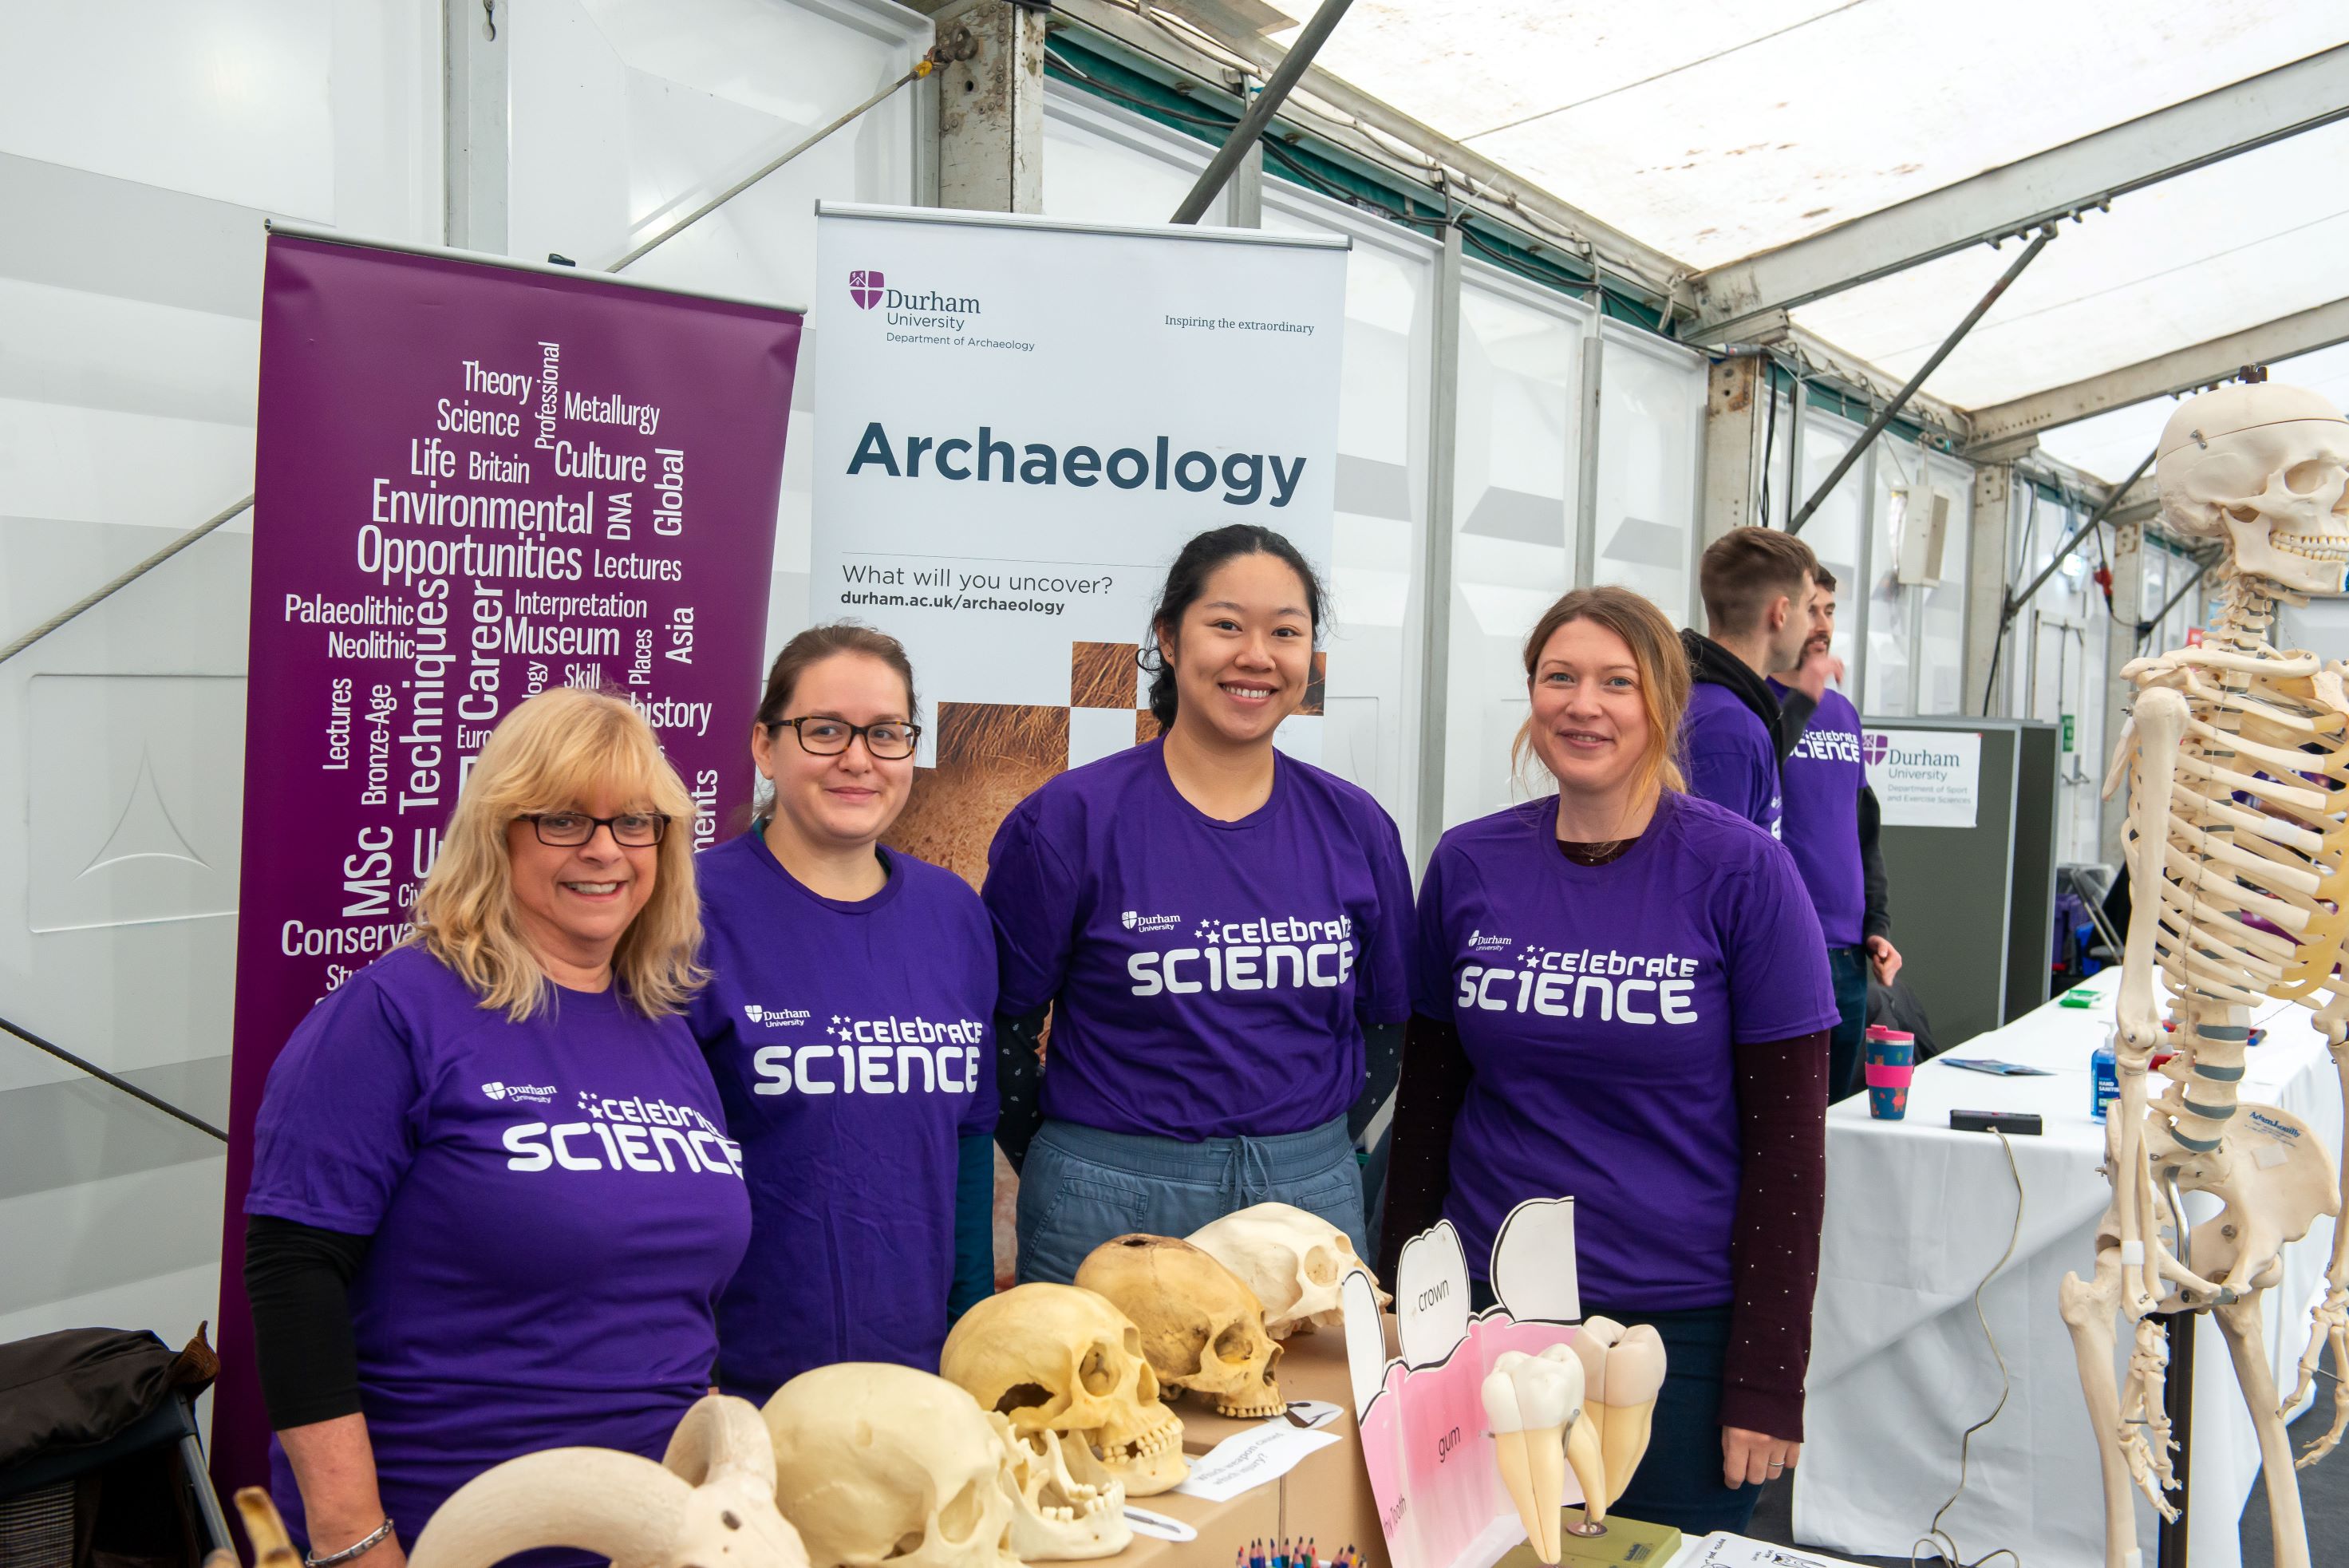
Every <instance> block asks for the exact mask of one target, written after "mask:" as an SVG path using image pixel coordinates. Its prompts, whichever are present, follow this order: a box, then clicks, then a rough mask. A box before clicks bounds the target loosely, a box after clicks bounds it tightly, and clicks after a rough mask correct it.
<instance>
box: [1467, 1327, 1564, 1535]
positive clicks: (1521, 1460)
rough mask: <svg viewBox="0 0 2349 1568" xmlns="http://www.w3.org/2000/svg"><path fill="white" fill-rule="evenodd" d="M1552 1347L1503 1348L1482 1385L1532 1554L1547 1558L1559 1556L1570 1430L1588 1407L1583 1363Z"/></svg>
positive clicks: (1505, 1480)
mask: <svg viewBox="0 0 2349 1568" xmlns="http://www.w3.org/2000/svg"><path fill="white" fill-rule="evenodd" d="M1551 1349H1552V1350H1553V1351H1556V1352H1557V1355H1550V1354H1549V1353H1547V1352H1545V1353H1544V1354H1543V1355H1526V1353H1525V1352H1524V1351H1521V1350H1505V1351H1503V1352H1502V1353H1501V1354H1500V1355H1497V1356H1495V1358H1494V1360H1493V1370H1492V1371H1491V1372H1490V1373H1488V1374H1487V1375H1486V1376H1485V1383H1484V1388H1483V1393H1484V1397H1485V1419H1486V1420H1487V1421H1489V1422H1490V1423H1491V1424H1492V1428H1493V1447H1494V1450H1495V1461H1496V1462H1497V1463H1498V1465H1499V1466H1500V1470H1501V1484H1502V1485H1504V1486H1506V1487H1507V1488H1508V1489H1509V1500H1510V1501H1512V1502H1515V1503H1516V1505H1517V1518H1518V1519H1519V1520H1520V1521H1523V1522H1524V1524H1525V1527H1526V1540H1527V1541H1529V1542H1532V1543H1533V1548H1534V1555H1535V1556H1537V1557H1538V1558H1540V1559H1541V1560H1542V1561H1543V1562H1544V1563H1556V1562H1557V1560H1558V1552H1559V1533H1558V1527H1559V1524H1560V1522H1561V1521H1560V1519H1559V1516H1558V1509H1559V1508H1560V1507H1561V1506H1562V1505H1563V1503H1564V1501H1565V1496H1566V1452H1565V1443H1566V1428H1567V1427H1568V1424H1569V1423H1571V1422H1572V1421H1573V1420H1574V1418H1575V1417H1577V1416H1578V1414H1580V1412H1581V1407H1582V1363H1581V1362H1580V1361H1579V1360H1578V1359H1577V1358H1576V1357H1575V1356H1574V1355H1573V1354H1572V1353H1570V1352H1568V1351H1567V1350H1566V1348H1565V1347H1564V1346H1563V1345H1553V1346H1552V1347H1551Z"/></svg>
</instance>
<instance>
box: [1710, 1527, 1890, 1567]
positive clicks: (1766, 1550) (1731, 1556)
mask: <svg viewBox="0 0 2349 1568" xmlns="http://www.w3.org/2000/svg"><path fill="white" fill-rule="evenodd" d="M1671 1568H1858V1565H1857V1563H1852V1562H1851V1561H1850V1560H1849V1559H1847V1558H1843V1557H1829V1556H1827V1555H1826V1554H1825V1553H1824V1552H1813V1551H1811V1550H1809V1549H1808V1548H1807V1547H1806V1548H1802V1549H1799V1550H1798V1549H1797V1548H1795V1547H1792V1546H1773V1545H1771V1544H1770V1543H1769V1542H1766V1541H1755V1540H1754V1539H1752V1538H1751V1537H1749V1536H1744V1535H1732V1534H1730V1533H1729V1532H1726V1531H1722V1530H1716V1531H1714V1532H1713V1533H1712V1534H1711V1535H1708V1536H1706V1537H1705V1538H1704V1539H1703V1540H1702V1541H1698V1542H1692V1543H1691V1544H1689V1545H1687V1546H1684V1547H1682V1549H1681V1551H1680V1553H1679V1554H1678V1555H1677V1556H1675V1557H1674V1558H1673V1559H1672V1562H1671Z"/></svg>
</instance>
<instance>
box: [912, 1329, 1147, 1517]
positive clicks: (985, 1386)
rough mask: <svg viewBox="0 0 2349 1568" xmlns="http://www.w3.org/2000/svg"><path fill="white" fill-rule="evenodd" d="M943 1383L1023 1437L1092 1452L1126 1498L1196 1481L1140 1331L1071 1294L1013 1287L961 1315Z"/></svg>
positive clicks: (943, 1360)
mask: <svg viewBox="0 0 2349 1568" xmlns="http://www.w3.org/2000/svg"><path fill="white" fill-rule="evenodd" d="M938 1371H939V1372H940V1373H941V1374H943V1375H944V1376H945V1377H946V1380H947V1382H949V1383H953V1384H956V1385H957V1386H960V1387H962V1388H963V1389H965V1390H967V1391H968V1393H969V1395H970V1397H972V1398H974V1399H976V1400H978V1403H979V1407H980V1408H982V1409H987V1410H995V1411H999V1412H1000V1413H1001V1414H1003V1415H1005V1416H1007V1417H1010V1422H1011V1430H1012V1431H1013V1432H1014V1433H1015V1434H1017V1435H1018V1436H1019V1437H1021V1438H1033V1437H1036V1436H1037V1435H1039V1434H1040V1433H1043V1432H1058V1433H1059V1434H1060V1435H1061V1437H1062V1438H1064V1439H1065V1438H1075V1439H1077V1440H1079V1441H1081V1442H1084V1443H1087V1444H1090V1445H1091V1446H1092V1450H1093V1452H1094V1453H1096V1454H1098V1455H1099V1456H1100V1457H1101V1461H1102V1466H1103V1467H1104V1468H1105V1469H1107V1470H1108V1471H1109V1473H1110V1474H1111V1475H1112V1476H1114V1477H1115V1478H1116V1479H1117V1480H1121V1481H1123V1482H1124V1483H1125V1495H1126V1496H1128V1497H1154V1496H1155V1495H1157V1494H1158V1493H1159V1492H1162V1491H1165V1490H1168V1489H1169V1488H1171V1487H1174V1485H1176V1484H1177V1483H1179V1482H1180V1481H1181V1480H1182V1479H1183V1478H1184V1477H1185V1476H1186V1475H1188V1474H1190V1473H1191V1467H1190V1465H1189V1464H1187V1463H1186V1462H1185V1460H1184V1458H1183V1423H1182V1422H1181V1421H1180V1420H1178V1419H1177V1418H1176V1417H1175V1415H1174V1411H1172V1410H1169V1409H1168V1408H1167V1407H1165V1406H1164V1405H1162V1404H1160V1403H1159V1400H1158V1377H1157V1375H1156V1374H1154V1373H1153V1372H1152V1371H1151V1369H1150V1363H1149V1362H1148V1361H1147V1360H1145V1359H1144V1358H1143V1354H1142V1331H1141V1330H1140V1329H1138V1328H1136V1327H1134V1326H1133V1324H1132V1323H1130V1322H1128V1321H1127V1319H1126V1316H1125V1314H1123V1313H1122V1312H1120V1311H1118V1310H1117V1308H1115V1307H1113V1306H1112V1305H1111V1304H1110V1303H1108V1302H1107V1301H1105V1300H1103V1299H1102V1297H1100V1296H1098V1295H1095V1294H1094V1293H1092V1292H1091V1291H1086V1290H1079V1289H1078V1288H1077V1287H1076V1286H1074V1285H1050V1284H1030V1285H1014V1286H1013V1287H1012V1288H1011V1289H1009V1290H1008V1291H1004V1292H1001V1293H999V1294H996V1295H992V1296H989V1297H988V1298H987V1299H986V1300H985V1301H982V1302H980V1303H978V1305H977V1306H975V1307H973V1308H971V1309H970V1310H969V1311H968V1312H967V1313H965V1314H963V1315H962V1320H961V1321H960V1322H958V1323H957V1324H955V1325H954V1330H953V1332H952V1333H950V1334H947V1343H946V1349H945V1351H944V1352H943V1353H942V1354H941V1355H939V1357H938Z"/></svg>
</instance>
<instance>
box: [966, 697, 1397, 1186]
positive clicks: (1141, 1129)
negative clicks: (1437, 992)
mask: <svg viewBox="0 0 2349 1568" xmlns="http://www.w3.org/2000/svg"><path fill="white" fill-rule="evenodd" d="M1275 754H1276V757H1277V759H1278V760H1277V761H1276V762H1275V763H1274V771H1273V775H1272V796H1271V798H1270V799H1269V800H1268V801H1266V802H1265V804H1264V805H1262V806H1260V807H1258V808H1257V810H1256V811H1254V812H1253V813H1251V814H1249V815H1247V816H1244V817H1242V818H1241V819H1240V820H1239V821H1237V822H1218V821H1216V819H1215V818H1213V817H1210V816H1208V815H1206V814H1205V813H1204V812H1202V811H1200V810H1199V809H1198V808H1197V807H1196V806H1194V805H1192V804H1191V803H1190V802H1188V801H1186V800H1185V799H1184V798H1183V796H1182V794H1180V793H1179V792H1178V791H1177V790H1176V789H1175V787H1174V780H1173V779H1171V778H1169V777H1168V776H1167V774H1166V763H1165V759H1164V755H1163V754H1162V753H1161V750H1160V744H1159V742H1156V741H1153V742H1149V743H1148V744H1146V745H1140V746H1135V747H1133V749H1131V750H1129V751H1124V752H1120V753H1116V754H1114V755H1112V756H1108V757H1104V758H1102V760H1101V761H1099V762H1096V763H1086V764H1085V765H1084V766H1083V767H1081V768H1074V769H1071V771H1070V772H1068V773H1065V774H1061V775H1060V776H1059V777H1058V778H1055V779H1053V780H1051V781H1050V782H1049V783H1047V784H1045V785H1044V786H1043V787H1042V788H1041V789H1039V790H1038V791H1036V793H1035V794H1031V795H1030V796H1029V797H1028V798H1027V799H1026V800H1023V801H1021V802H1020V803H1019V805H1017V806H1015V807H1013V808H1012V811H1011V815H1009V816H1007V817H1005V818H1004V819H1003V826H1002V827H1000V828H999V829H998V830H997V832H996V835H995V843H994V845H993V846H992V847H991V848H990V849H989V850H988V873H987V887H986V889H985V893H986V898H987V909H988V913H989V914H990V915H992V916H994V918H995V933H996V946H997V949H998V951H999V955H1000V959H1001V963H1002V976H1003V996H1002V1008H1003V1011H1004V1012H1007V1013H1010V1014H1013V1015H1015V1016H1016V1015H1018V1014H1020V1013H1025V1012H1032V1011H1034V1010H1035V1009H1037V1008H1039V1007H1041V1006H1043V1005H1044V1004H1045V1003H1046V1002H1052V1003H1053V1004H1054V1005H1053V1009H1052V1035H1051V1044H1050V1049H1049V1052H1048V1054H1047V1057H1046V1066H1045V1073H1044V1087H1043V1094H1042V1102H1043V1109H1044V1114H1045V1115H1046V1116H1050V1117H1052V1118H1054V1119H1056V1120H1060V1121H1068V1122H1075V1123H1078V1124H1080V1125H1081V1126H1084V1127H1099V1128H1102V1129H1103V1130H1104V1131H1108V1132H1120V1133H1142V1134H1147V1135H1150V1136H1153V1137H1169V1138H1178V1139H1181V1140H1182V1141H1184V1142H1185V1143H1196V1142H1198V1141H1200V1140H1201V1139H1204V1138H1211V1137H1235V1136H1239V1137H1269V1136H1271V1135H1274V1134H1277V1133H1293V1132H1303V1131H1305V1130H1307V1129H1308V1128H1310V1127H1319V1126H1321V1125H1322V1124H1323V1123H1325V1122H1327V1121H1329V1120H1330V1119H1331V1118H1332V1117H1334V1116H1340V1115H1342V1114H1343V1113H1344V1112H1345V1110H1346V1109H1347V1107H1348V1106H1351V1105H1352V1104H1353V1102H1354V1098H1355V1096H1358V1095H1359V1094H1361V1089H1362V1083H1363V1071H1364V1069H1363V1058H1362V1025H1363V1024H1364V1023H1399V1022H1401V1021H1402V1019H1403V1018H1404V1017H1406V1016H1407V1015H1408V1012H1409V1009H1410V988H1409V979H1408V976H1407V974H1406V972H1405V965H1406V962H1407V957H1406V955H1407V953H1408V951H1409V948H1410V942H1411V872H1410V870H1409V868H1408V867H1406V866H1405V865H1404V863H1403V857H1402V839H1401V837H1400V836H1398V835H1397V834H1396V832H1395V825H1394V822H1393V820H1392V818H1391V817H1389V816H1388V815H1387V814H1386V812H1385V811H1384V810H1383V809H1381V807H1380V805H1379V804H1378V802H1376V801H1374V800H1372V799H1371V797H1370V795H1369V794H1367V793H1365V792H1364V791H1362V790H1361V789H1359V788H1357V787H1356V786H1354V785H1353V784H1348V783H1347V782H1346V781H1345V780H1343V779H1340V778H1339V777H1337V776H1336V775H1334V774H1328V773H1324V772H1322V771H1321V770H1320V769H1319V768H1317V767H1313V766H1310V765H1309V764H1308V763H1300V762H1299V761H1297V760H1296V759H1295V758H1293V757H1288V756H1279V755H1278V753H1275Z"/></svg>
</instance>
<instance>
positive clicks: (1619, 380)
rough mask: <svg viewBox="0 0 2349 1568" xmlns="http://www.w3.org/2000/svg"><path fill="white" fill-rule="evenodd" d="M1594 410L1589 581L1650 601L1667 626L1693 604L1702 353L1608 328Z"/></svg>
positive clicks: (1686, 615) (1684, 619)
mask: <svg viewBox="0 0 2349 1568" xmlns="http://www.w3.org/2000/svg"><path fill="white" fill-rule="evenodd" d="M1606 346H1607V348H1606V351H1607V362H1606V367H1605V374H1604V375H1603V376H1602V377H1601V378H1600V383H1601V387H1602V392H1601V397H1600V405H1599V497H1598V517H1597V519H1596V526H1597V528H1598V531H1599V533H1598V549H1597V553H1596V556H1595V562H1596V568H1595V569H1596V573H1597V576H1596V577H1595V579H1594V580H1595V581H1598V582H1601V583H1619V584H1620V585H1622V586H1623V587H1627V588H1636V589H1638V590H1639V591H1640V593H1643V594H1645V595H1647V596H1648V597H1650V598H1651V599H1653V600H1654V601H1655V602H1656V605H1657V607H1659V608H1661V610H1662V611H1663V612H1664V614H1666V615H1667V616H1670V617H1671V620H1672V624H1673V625H1675V626H1684V625H1687V624H1688V623H1689V620H1690V618H1691V617H1692V615H1694V616H1697V617H1700V618H1701V617H1702V607H1699V606H1698V605H1697V603H1696V557H1697V539H1698V533H1697V515H1696V514H1697V493H1698V489H1699V481H1700V473H1699V470H1700V467H1701V465H1702V462H1703V461H1704V395H1705V369H1704V359H1703V358H1702V356H1701V355H1697V354H1692V353H1691V352H1689V351H1688V350H1686V349H1684V348H1677V347H1675V346H1673V345H1671V344H1668V343H1665V342H1663V341H1661V339H1658V338H1654V337H1649V336H1647V335H1646V334H1644V333H1637V332H1634V331H1631V330H1630V329H1628V328H1622V327H1615V326H1613V325H1609V327H1607V329H1606Z"/></svg>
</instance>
